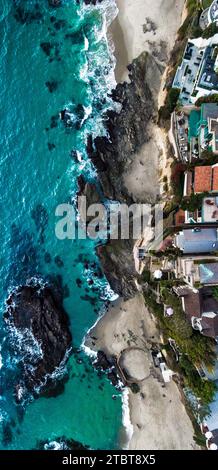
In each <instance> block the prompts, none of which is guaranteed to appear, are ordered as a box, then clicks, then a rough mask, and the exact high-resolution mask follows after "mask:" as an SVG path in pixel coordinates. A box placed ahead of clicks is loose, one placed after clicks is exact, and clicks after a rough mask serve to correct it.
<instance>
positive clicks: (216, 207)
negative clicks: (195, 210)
mask: <svg viewBox="0 0 218 470" xmlns="http://www.w3.org/2000/svg"><path fill="white" fill-rule="evenodd" d="M202 222H218V197H205V199H203V202H202Z"/></svg>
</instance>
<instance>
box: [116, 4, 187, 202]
mask: <svg viewBox="0 0 218 470" xmlns="http://www.w3.org/2000/svg"><path fill="white" fill-rule="evenodd" d="M116 2H117V6H118V9H119V13H118V15H117V17H116V19H115V20H114V21H113V23H112V25H111V26H110V28H109V37H110V39H111V40H113V43H114V47H115V50H114V54H115V57H116V68H115V77H116V81H117V82H122V81H124V80H126V81H128V71H127V68H126V66H127V65H128V64H130V63H131V62H132V60H133V59H135V58H136V57H138V56H139V55H140V54H141V53H142V52H144V51H147V52H148V53H150V54H151V56H152V57H153V58H154V59H155V63H156V67H154V66H153V67H151V70H150V77H149V86H150V88H151V91H152V92H153V97H154V100H156V103H157V108H158V107H160V106H161V105H162V104H163V102H164V99H165V90H164V87H165V79H166V70H167V64H168V60H169V57H170V52H171V50H172V48H173V46H174V43H175V39H176V34H177V31H178V29H179V27H180V25H181V23H182V21H184V19H185V15H186V9H185V7H184V3H185V2H184V0H176V1H175V0H155V2H153V3H151V2H150V1H149V0H116ZM169 25H170V27H169ZM149 133H150V141H149V142H148V143H147V144H145V145H144V146H143V147H142V148H141V149H140V151H139V152H138V153H137V154H136V155H135V156H134V160H133V162H132V164H130V165H129V167H128V168H127V169H126V173H125V175H124V182H125V186H126V187H128V190H129V193H130V194H131V195H132V198H133V200H135V201H145V200H146V201H151V202H152V201H154V200H155V198H156V197H157V196H158V195H159V194H161V195H162V196H163V197H164V199H165V200H166V199H168V198H170V195H168V194H164V186H165V185H164V180H166V177H167V181H168V183H169V182H170V177H171V163H172V161H171V160H170V159H169V158H168V156H167V151H166V146H167V134H166V133H164V131H163V130H162V129H160V128H158V126H157V125H155V123H154V122H153V123H151V126H150V129H149ZM164 177H165V178H164Z"/></svg>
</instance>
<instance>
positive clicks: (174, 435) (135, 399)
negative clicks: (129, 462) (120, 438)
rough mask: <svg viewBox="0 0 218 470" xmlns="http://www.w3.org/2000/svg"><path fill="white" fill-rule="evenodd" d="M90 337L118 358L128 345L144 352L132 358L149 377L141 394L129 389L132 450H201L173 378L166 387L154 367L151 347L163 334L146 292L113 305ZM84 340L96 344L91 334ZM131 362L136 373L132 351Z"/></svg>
mask: <svg viewBox="0 0 218 470" xmlns="http://www.w3.org/2000/svg"><path fill="white" fill-rule="evenodd" d="M90 336H94V337H95V338H97V340H96V339H95V342H96V344H95V350H103V351H105V353H106V354H107V355H108V356H111V355H115V356H118V355H119V353H120V352H121V351H122V350H123V349H126V348H128V347H129V346H134V347H135V346H137V347H139V348H142V349H143V350H144V354H145V359H144V364H142V359H141V360H140V361H137V360H136V355H135V358H134V359H135V361H134V375H135V376H136V377H138V378H140V379H141V378H143V374H144V377H145V379H144V380H142V382H140V393H137V394H134V393H132V392H131V390H129V389H128V390H129V407H130V420H131V423H132V426H133V433H131V434H132V435H131V439H130V442H129V449H138V450H139V449H145V450H149V449H153V450H158V449H159V450H166V449H169V450H176V449H179V450H182V449H185V450H186V449H187V450H192V449H197V446H196V444H195V442H194V440H193V433H194V431H193V427H192V424H191V421H190V419H189V417H188V415H187V413H186V410H185V407H184V405H183V404H182V402H181V397H180V392H179V390H178V388H177V385H176V384H175V382H174V381H173V380H172V381H171V382H170V383H168V384H166V385H165V384H164V382H163V380H161V375H160V374H159V373H158V372H159V371H158V370H157V369H156V368H154V365H153V361H152V358H151V353H150V347H151V344H152V342H154V343H160V335H159V331H158V330H157V327H156V325H155V322H154V319H153V317H152V316H151V315H150V314H149V312H148V310H147V309H146V307H145V303H144V299H143V296H142V295H141V294H138V295H137V296H136V297H135V298H133V299H131V300H128V301H123V299H119V300H117V301H116V302H114V303H112V304H111V308H110V309H109V311H108V312H107V314H106V315H105V316H104V317H102V318H101V320H100V321H99V322H98V323H97V325H96V326H95V327H94V328H93V329H92V330H91V331H90ZM86 344H87V346H90V347H92V348H93V344H92V340H91V338H87V341H86ZM127 361H129V367H130V369H131V371H132V370H133V364H132V358H131V356H130V355H129V356H128V357H127V358H126V362H127ZM148 367H149V371H150V373H149V374H148ZM124 446H125V444H124Z"/></svg>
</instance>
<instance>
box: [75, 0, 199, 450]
mask: <svg viewBox="0 0 218 470" xmlns="http://www.w3.org/2000/svg"><path fill="white" fill-rule="evenodd" d="M117 3H118V6H119V7H120V5H121V4H122V2H121V1H120V0H117ZM145 3H146V5H145V4H143V2H141V8H143V11H144V12H145V14H149V12H148V8H149V7H148V4H147V3H148V2H145ZM159 3H161V7H162V8H163V9H165V11H166V17H167V15H168V16H169V17H171V15H173V14H176V11H177V9H178V10H179V11H180V14H181V13H182V7H183V6H184V2H182V1H181V2H180V5H178V4H177V5H175V4H174V3H173V2H171V0H170V1H169V2H167V0H166V1H164V2H158V5H159ZM142 4H143V5H142ZM121 7H122V13H125V9H126V10H128V9H129V10H128V11H129V12H130V9H131V8H132V7H133V5H131V2H129V4H128V5H127V6H122V5H121ZM159 7H160V5H159ZM151 10H152V13H153V15H154V16H155V19H157V23H158V14H159V13H158V6H157V11H156V5H155V6H154V7H151ZM172 10H173V12H174V13H172ZM127 16H128V15H127ZM135 16H137V15H135ZM129 18H130V16H128V17H127V18H125V19H124V17H122V18H119V21H122V20H123V22H124V23H125V22H126V23H125V24H124V26H125V28H127V29H126V30H125V31H123V33H124V34H126V36H128V28H129ZM138 20H139V22H140V18H137V21H138ZM147 20H149V21H148V23H149V22H150V23H152V21H153V20H152V21H151V20H150V18H147ZM163 22H165V23H166V18H164V19H161V20H160V25H161V26H162V23H163ZM150 23H149V24H150ZM179 23H180V19H179V18H177V19H174V24H173V33H172V39H173V41H175V36H176V31H177V30H178V27H179V25H180V24H179ZM152 24H153V23H152ZM117 27H118V28H120V24H118V25H117ZM136 27H137V25H136V24H134V28H135V29H136ZM164 28H165V29H164V32H163V30H160V31H159V36H160V37H161V35H162V36H163V35H166V36H164V37H166V45H165V46H164V47H165V49H166V50H167V51H168V55H167V58H166V55H165V54H164V60H162V56H161V54H156V52H157V51H158V50H159V48H160V49H161V47H162V46H163V43H162V42H163V41H162V42H161V40H160V41H159V42H160V44H159V43H158V38H157V40H156V42H153V43H152V47H151V52H150V53H149V52H148V51H146V52H141V53H140V54H139V55H138V56H137V58H136V59H135V58H134V60H133V61H132V62H131V65H128V67H127V68H128V71H129V80H128V81H127V82H124V83H119V84H118V85H117V86H116V89H115V90H113V91H112V97H113V100H114V101H115V102H116V103H117V104H118V106H120V112H115V111H109V112H108V113H107V115H106V116H104V123H105V128H106V131H107V137H98V138H96V139H95V140H94V141H93V139H92V137H91V136H89V139H88V143H87V151H88V154H89V156H90V158H91V160H92V162H93V164H94V165H95V167H96V168H97V172H98V177H99V182H100V184H101V191H102V193H103V195H104V197H105V198H106V199H107V200H109V201H110V200H112V201H114V200H116V201H118V202H120V203H126V204H128V205H129V206H130V205H131V204H132V203H134V202H138V203H152V204H154V203H155V202H157V201H158V200H159V199H160V192H159V191H160V182H159V178H158V170H159V168H158V166H159V164H160V157H161V151H160V147H159V143H157V142H158V139H157V129H158V124H157V114H158V105H159V102H158V99H159V94H160V90H161V86H162V85H163V82H162V79H163V74H164V70H165V68H166V65H167V62H168V60H169V53H170V51H171V49H172V46H173V44H171V43H170V40H169V39H167V31H166V24H165V26H164ZM156 30H157V25H156V23H155V34H156ZM126 31H127V32H126ZM135 34H136V32H135ZM152 34H153V33H152ZM136 35H137V34H136ZM118 36H119V37H120V34H118ZM129 36H131V35H129ZM139 36H140V34H139ZM128 41H129V43H131V38H130V37H129V39H128ZM161 44H162V45H161ZM130 47H131V46H130ZM140 47H141V46H140ZM161 50H163V47H162V49H161ZM155 140H156V142H155ZM143 167H144V168H143ZM151 168H152V169H153V171H152V170H151ZM142 175H143V176H144V178H143V176H142ZM148 182H149V183H150V185H149V184H148ZM88 185H89V183H87V184H85V185H84V188H85V192H86V194H87V193H88V194H89V203H92V191H91V190H90V188H88ZM94 193H95V191H94ZM82 194H85V193H83V190H82ZM135 242H136V240H134V239H133V237H131V236H130V238H129V240H116V241H114V240H108V242H107V243H106V244H105V245H102V246H100V247H98V248H97V252H98V256H99V259H100V262H101V265H102V269H103V271H104V274H105V276H106V277H107V279H108V281H109V284H110V286H111V287H112V289H113V290H114V291H115V292H116V293H117V294H118V295H119V297H120V299H119V300H118V301H116V302H115V303H112V304H111V305H110V308H109V310H108V311H107V313H106V314H105V315H104V317H102V318H101V319H100V321H99V322H98V323H97V325H96V326H95V327H94V328H93V329H91V330H90V332H89V335H88V337H87V338H86V343H85V344H86V345H87V346H88V347H90V348H92V349H93V348H94V350H95V351H96V352H97V362H98V363H99V364H100V366H101V365H102V362H103V366H102V367H103V368H104V367H107V364H109V363H110V361H111V360H112V361H113V358H114V357H115V358H117V357H119V354H120V353H121V352H122V351H123V350H124V349H125V348H126V347H129V346H135V345H138V346H139V347H141V346H142V344H144V342H145V341H152V342H153V343H155V344H160V343H161V339H160V331H159V330H158V328H157V326H156V324H155V321H154V318H152V316H151V315H150V313H149V312H148V310H147V309H146V307H145V302H144V298H143V296H142V295H141V294H139V290H138V282H137V281H138V273H137V271H136V267H135V260H134V255H133V247H134V245H135ZM92 337H95V346H93V347H92V341H91V338H92ZM143 347H144V346H143ZM145 354H146V357H147V361H148V363H149V362H150V361H151V358H150V352H149V351H148V352H145ZM139 366H140V364H138V363H134V367H135V370H137V369H138V368H139ZM163 388H164V393H163ZM166 402H167V403H171V404H170V406H166ZM157 404H158V405H157ZM127 405H128V408H129V414H128V420H127V421H128V423H125V419H124V417H123V419H124V426H125V429H126V434H127V436H126V438H124V441H125V442H122V443H121V446H123V445H124V447H125V448H126V445H127V446H128V447H127V448H130V449H151V448H153V449H171V450H172V449H183V450H184V449H193V448H196V446H195V443H194V440H193V434H194V432H193V427H192V423H191V421H190V420H189V417H188V416H187V413H186V410H185V408H184V406H183V404H182V402H181V397H180V392H179V390H178V388H177V385H176V384H175V383H174V381H172V382H171V384H169V386H168V387H167V389H166V387H165V384H163V383H162V382H161V381H159V380H158V378H157V377H156V375H155V374H154V375H152V374H150V375H149V376H148V378H147V380H145V381H144V382H143V383H142V384H140V386H139V388H138V390H137V393H136V390H134V391H133V390H130V389H128V392H127V401H126V402H125V407H126V406H127ZM125 407H124V408H125ZM123 413H124V415H125V410H124V411H123ZM177 418H178V419H179V420H180V422H181V423H182V427H183V430H184V429H185V434H183V431H182V432H181V431H180V429H179V428H178V427H177ZM160 423H161V424H160ZM130 430H131V432H129V431H130ZM126 441H128V444H126Z"/></svg>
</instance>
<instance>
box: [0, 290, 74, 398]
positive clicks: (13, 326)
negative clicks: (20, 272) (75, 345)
mask: <svg viewBox="0 0 218 470" xmlns="http://www.w3.org/2000/svg"><path fill="white" fill-rule="evenodd" d="M6 305H7V311H6V312H5V314H4V320H5V322H6V324H7V327H8V329H9V335H10V336H11V348H12V351H13V352H14V353H15V354H16V356H17V357H18V356H19V366H20V370H21V375H20V377H19V379H18V381H17V384H16V386H15V396H16V400H17V401H18V402H21V401H22V400H23V398H24V397H25V393H26V392H32V393H33V394H34V395H35V396H38V395H40V394H41V393H43V392H44V391H45V390H47V389H48V388H49V387H50V386H52V387H53V385H54V383H56V379H57V378H58V371H60V369H61V370H62V372H63V368H64V365H65V364H66V361H67V353H68V352H69V351H70V346H71V340H72V337H71V333H70V330H69V324H68V317H67V314H66V312H65V311H64V309H63V307H62V302H61V301H60V297H58V296H57V294H56V292H55V291H53V290H52V289H51V288H50V287H48V286H41V285H40V284H36V285H26V286H21V287H19V288H18V289H17V290H16V291H14V292H12V293H11V295H10V296H9V298H8V300H7V302H6ZM62 375H63V374H62Z"/></svg>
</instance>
